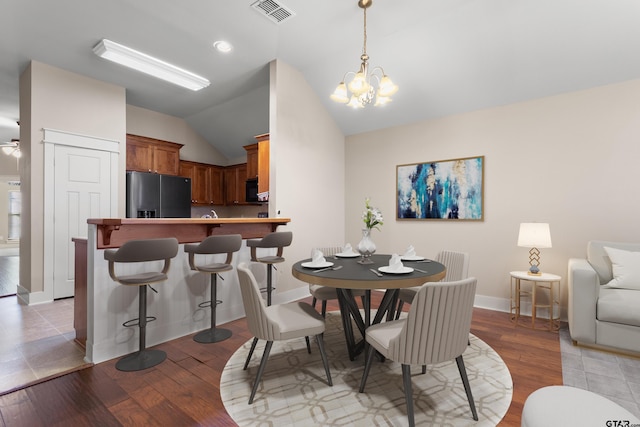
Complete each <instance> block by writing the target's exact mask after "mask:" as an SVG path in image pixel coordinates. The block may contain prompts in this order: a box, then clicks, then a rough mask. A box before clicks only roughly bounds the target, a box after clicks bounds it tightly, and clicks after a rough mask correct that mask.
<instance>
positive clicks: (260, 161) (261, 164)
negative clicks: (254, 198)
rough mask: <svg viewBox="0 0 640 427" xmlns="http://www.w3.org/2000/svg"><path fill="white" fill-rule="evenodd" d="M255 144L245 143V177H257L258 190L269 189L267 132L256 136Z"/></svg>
mask: <svg viewBox="0 0 640 427" xmlns="http://www.w3.org/2000/svg"><path fill="white" fill-rule="evenodd" d="M256 140H257V142H256V143H255V144H251V145H246V146H245V147H244V149H245V150H246V152H247V179H251V178H258V192H259V193H263V192H265V191H269V134H268V133H266V134H263V135H258V136H256Z"/></svg>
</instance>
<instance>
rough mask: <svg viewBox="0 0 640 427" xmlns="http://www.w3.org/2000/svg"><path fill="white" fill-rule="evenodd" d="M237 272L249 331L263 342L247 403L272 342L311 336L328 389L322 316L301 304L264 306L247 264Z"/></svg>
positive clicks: (254, 391)
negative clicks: (262, 351) (314, 342)
mask: <svg viewBox="0 0 640 427" xmlns="http://www.w3.org/2000/svg"><path fill="white" fill-rule="evenodd" d="M237 270H238V278H239V280H240V291H241V293H242V301H243V303H244V310H245V313H246V315H247V325H248V326H249V330H250V331H251V333H252V334H253V335H254V336H255V338H256V339H262V340H266V341H267V344H266V346H265V349H264V354H263V355H262V360H261V361H260V367H259V368H258V373H257V375H256V380H255V383H254V384H253V389H252V390H251V396H250V397H249V403H250V404H251V403H253V398H254V396H255V394H256V390H257V389H258V384H259V383H260V379H261V377H262V373H263V372H264V368H265V366H266V364H267V359H268V358H269V352H270V351H271V347H272V345H273V342H274V341H280V340H288V339H293V338H302V337H306V336H311V335H315V336H316V341H317V343H318V348H320V355H321V357H322V363H323V364H324V370H325V373H326V375H327V382H328V384H329V385H330V386H332V385H333V382H332V381H331V372H330V371H329V362H328V361H327V354H326V352H325V350H324V341H323V339H322V334H323V333H324V327H325V324H324V319H323V318H322V316H320V314H318V312H317V311H315V310H314V308H313V307H311V306H310V305H309V304H307V303H304V302H290V303H286V304H276V305H270V306H267V305H266V304H265V301H264V299H263V298H262V297H261V295H260V290H259V288H258V284H257V283H256V279H255V277H254V276H253V273H252V272H251V270H250V269H249V268H248V266H247V264H246V263H240V264H239V265H238V268H237ZM256 339H254V340H253V343H252V345H251V349H250V350H249V355H248V356H247V360H246V362H245V364H244V369H247V366H248V365H249V361H250V360H251V355H252V354H253V350H254V349H255V345H256V341H257V340H256Z"/></svg>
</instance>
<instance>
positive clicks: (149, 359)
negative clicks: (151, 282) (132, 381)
mask: <svg viewBox="0 0 640 427" xmlns="http://www.w3.org/2000/svg"><path fill="white" fill-rule="evenodd" d="M138 328H139V330H140V336H139V338H138V351H137V352H135V353H132V354H130V355H128V356H124V357H123V358H121V359H120V360H118V362H117V363H116V369H117V370H119V371H126V372H132V371H141V370H143V369H147V368H151V367H153V366H156V365H158V364H159V363H162V362H163V361H164V360H165V359H166V358H167V353H165V352H164V351H162V350H147V346H146V342H147V285H143V286H140V287H139V288H138Z"/></svg>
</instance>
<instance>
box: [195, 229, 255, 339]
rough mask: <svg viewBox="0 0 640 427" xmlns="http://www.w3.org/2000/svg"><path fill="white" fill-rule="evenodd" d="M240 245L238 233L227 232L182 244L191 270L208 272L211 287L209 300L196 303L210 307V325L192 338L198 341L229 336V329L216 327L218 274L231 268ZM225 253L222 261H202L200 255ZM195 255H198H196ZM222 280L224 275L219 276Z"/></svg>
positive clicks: (218, 301)
mask: <svg viewBox="0 0 640 427" xmlns="http://www.w3.org/2000/svg"><path fill="white" fill-rule="evenodd" d="M241 246H242V236H241V235H240V234H227V235H220V236H208V237H207V238H205V239H204V240H203V241H202V242H200V243H190V244H186V245H184V251H185V252H186V253H188V254H189V267H190V268H191V270H194V271H200V272H203V273H209V276H210V277H209V287H210V288H211V300H210V301H205V302H202V303H200V304H198V307H200V308H206V307H211V327H210V328H209V329H205V330H204V331H200V332H198V333H197V334H196V335H195V336H194V337H193V340H194V341H196V342H199V343H207V344H209V343H216V342H220V341H224V340H226V339H227V338H229V337H230V336H231V331H230V330H229V329H223V328H217V327H216V309H217V307H218V304H222V301H220V300H218V297H217V295H218V291H217V290H218V286H217V279H218V274H220V273H223V272H225V271H230V270H233V266H232V265H231V261H232V259H233V254H234V252H238V251H239V250H240V247H241ZM215 254H226V255H227V257H226V259H225V260H224V262H213V261H208V262H207V261H203V262H197V261H202V259H201V258H202V257H201V256H202V255H215ZM196 255H199V256H198V257H196ZM221 278H222V279H223V280H224V277H222V276H221Z"/></svg>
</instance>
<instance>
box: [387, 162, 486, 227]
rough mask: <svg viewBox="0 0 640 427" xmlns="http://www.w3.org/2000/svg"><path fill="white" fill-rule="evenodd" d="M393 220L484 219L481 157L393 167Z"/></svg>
mask: <svg viewBox="0 0 640 427" xmlns="http://www.w3.org/2000/svg"><path fill="white" fill-rule="evenodd" d="M396 182H397V187H396V191H397V202H396V218H397V219H435V220H471V221H482V220H483V219H484V217H483V215H484V200H483V196H484V156H479V157H465V158H462V159H452V160H439V161H435V162H425V163H413V164H409V165H398V166H396Z"/></svg>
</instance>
